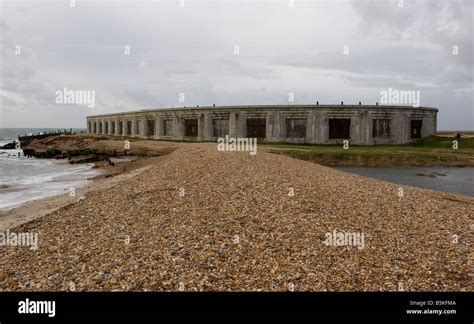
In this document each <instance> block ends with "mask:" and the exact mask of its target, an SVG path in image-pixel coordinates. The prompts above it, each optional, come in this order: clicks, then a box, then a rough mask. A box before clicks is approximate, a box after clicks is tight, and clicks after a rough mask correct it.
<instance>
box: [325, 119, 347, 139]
mask: <svg viewBox="0 0 474 324" xmlns="http://www.w3.org/2000/svg"><path fill="white" fill-rule="evenodd" d="M350 128H351V120H350V119H329V138H330V139H349V138H350Z"/></svg>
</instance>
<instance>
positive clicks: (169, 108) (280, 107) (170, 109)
mask: <svg viewBox="0 0 474 324" xmlns="http://www.w3.org/2000/svg"><path fill="white" fill-rule="evenodd" d="M272 108H279V109H285V108H286V109H291V108H375V109H414V110H432V111H436V112H438V111H439V110H438V108H434V107H424V106H420V107H413V106H395V105H393V106H392V105H340V104H339V105H338V104H324V105H314V104H313V105H238V106H199V107H196V106H183V107H165V108H149V109H140V110H132V111H123V112H115V113H109V114H100V115H90V116H87V118H95V117H112V116H119V115H126V114H137V113H153V112H160V111H181V110H189V111H193V110H212V109H272Z"/></svg>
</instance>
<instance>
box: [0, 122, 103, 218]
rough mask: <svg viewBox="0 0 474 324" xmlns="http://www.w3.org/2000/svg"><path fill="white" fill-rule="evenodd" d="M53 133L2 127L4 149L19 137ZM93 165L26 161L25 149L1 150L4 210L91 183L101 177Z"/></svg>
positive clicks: (0, 141)
mask: <svg viewBox="0 0 474 324" xmlns="http://www.w3.org/2000/svg"><path fill="white" fill-rule="evenodd" d="M51 130H52V129H21V128H0V146H3V145H4V144H6V143H11V142H13V141H14V140H15V139H17V138H18V135H24V134H30V133H34V134H37V133H38V132H47V131H51ZM18 153H20V157H18ZM92 166H93V164H75V165H71V164H68V163H67V162H66V161H64V160H52V159H36V158H25V157H24V156H23V151H22V150H21V149H19V150H2V149H0V210H7V209H11V208H13V207H16V206H20V205H22V204H24V203H25V202H28V201H31V200H37V199H42V198H46V197H51V196H55V195H59V194H63V193H68V192H70V190H71V188H74V189H77V188H80V187H82V186H84V185H86V184H87V183H88V182H89V180H88V179H89V178H91V177H94V176H96V175H98V174H99V171H98V170H94V169H92Z"/></svg>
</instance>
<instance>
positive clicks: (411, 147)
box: [260, 136, 474, 167]
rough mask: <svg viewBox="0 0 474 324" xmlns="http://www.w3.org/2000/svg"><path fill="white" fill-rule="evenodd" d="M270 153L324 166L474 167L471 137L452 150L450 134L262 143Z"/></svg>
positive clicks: (464, 139) (463, 139)
mask: <svg viewBox="0 0 474 324" xmlns="http://www.w3.org/2000/svg"><path fill="white" fill-rule="evenodd" d="M260 147H262V148H263V149H265V150H267V151H268V152H271V153H276V154H284V155H288V156H291V157H293V158H296V159H301V160H306V161H311V162H315V163H319V164H323V165H327V166H360V167H363V166H378V167H389V166H456V167H464V166H474V137H470V138H462V139H461V141H460V142H459V149H457V150H454V149H453V138H452V137H441V136H433V137H429V138H426V139H422V140H417V141H414V142H412V143H409V144H403V145H381V146H356V145H351V146H350V147H349V149H348V150H344V149H343V148H342V144H341V145H308V144H302V145H300V144H287V143H284V144H262V145H260Z"/></svg>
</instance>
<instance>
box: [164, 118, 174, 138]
mask: <svg viewBox="0 0 474 324" xmlns="http://www.w3.org/2000/svg"><path fill="white" fill-rule="evenodd" d="M163 135H164V136H173V121H172V120H164V121H163Z"/></svg>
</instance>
